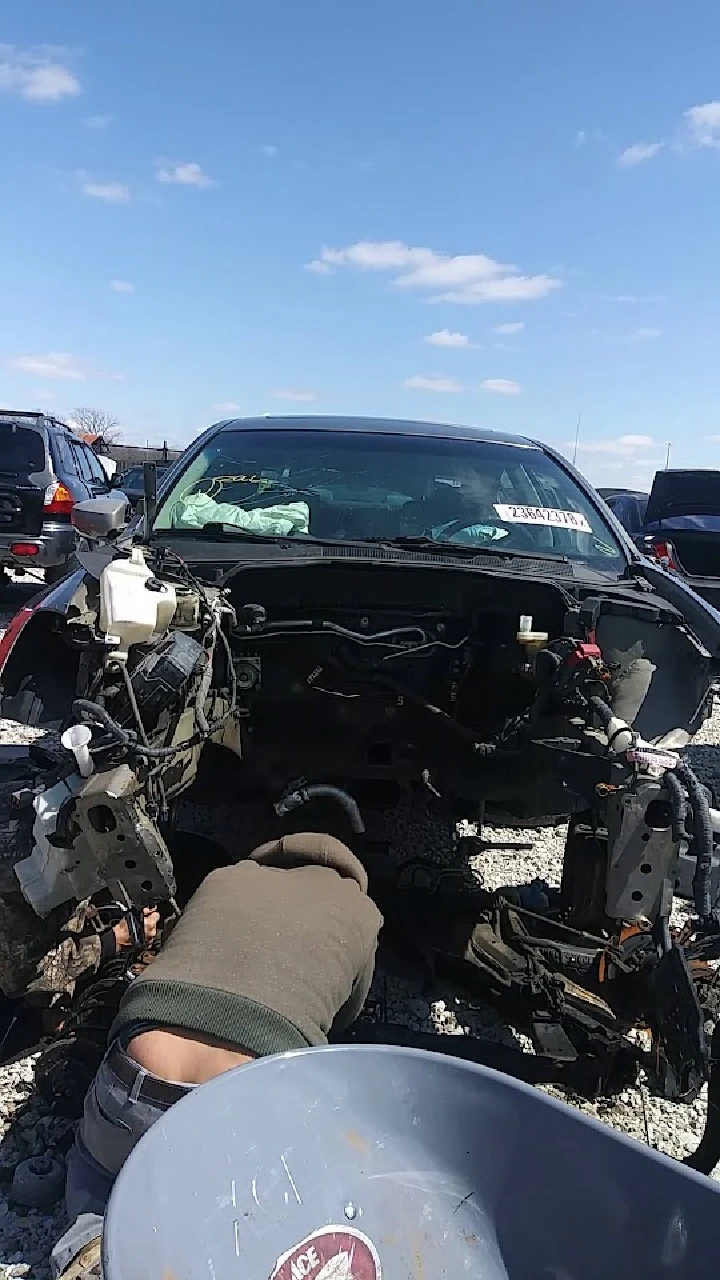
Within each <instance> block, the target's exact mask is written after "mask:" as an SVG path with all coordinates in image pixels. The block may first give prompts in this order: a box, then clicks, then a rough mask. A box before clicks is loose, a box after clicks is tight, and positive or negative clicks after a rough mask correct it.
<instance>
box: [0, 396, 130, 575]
mask: <svg viewBox="0 0 720 1280" xmlns="http://www.w3.org/2000/svg"><path fill="white" fill-rule="evenodd" d="M110 487H111V486H110V481H109V479H108V476H107V475H106V473H105V470H104V469H103V465H102V463H101V462H100V459H99V458H98V457H97V455H96V454H94V453H93V451H92V449H90V448H89V446H88V445H86V444H83V442H82V441H81V440H78V438H77V436H74V435H73V434H72V432H71V431H70V430H69V429H68V427H66V426H65V424H64V423H62V422H58V421H57V419H56V418H50V417H47V416H46V415H45V414H43V413H18V412H15V411H14V410H10V409H0V586H2V585H4V583H5V581H6V580H7V579H6V575H7V570H8V569H15V570H26V569H29V568H32V567H33V566H34V567H36V568H39V569H44V570H45V579H46V581H48V582H54V581H56V580H57V579H59V578H62V577H63V575H64V574H65V572H66V571H67V567H68V562H69V560H70V557H71V556H72V554H73V552H74V550H75V532H74V530H73V527H72V525H71V523H70V512H71V511H72V508H73V507H74V505H75V503H76V502H84V501H85V500H86V499H87V498H94V497H99V496H101V495H102V494H105V493H107V492H108V491H109V489H110Z"/></svg>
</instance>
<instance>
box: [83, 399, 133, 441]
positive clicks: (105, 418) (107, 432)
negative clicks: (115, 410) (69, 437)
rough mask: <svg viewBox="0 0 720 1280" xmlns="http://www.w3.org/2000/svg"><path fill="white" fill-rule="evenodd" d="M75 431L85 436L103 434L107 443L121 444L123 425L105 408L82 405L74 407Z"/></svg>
mask: <svg viewBox="0 0 720 1280" xmlns="http://www.w3.org/2000/svg"><path fill="white" fill-rule="evenodd" d="M70 425H71V426H72V428H73V430H74V431H77V432H78V433H79V434H80V435H84V436H101V437H102V439H103V440H104V442H105V444H106V445H112V444H119V443H120V441H121V439H122V427H121V426H120V423H119V422H118V420H117V418H115V417H114V416H113V414H111V413H106V412H105V410H104V409H92V408H89V407H87V406H84V405H81V406H80V407H79V408H77V409H73V411H72V414H71V422H70Z"/></svg>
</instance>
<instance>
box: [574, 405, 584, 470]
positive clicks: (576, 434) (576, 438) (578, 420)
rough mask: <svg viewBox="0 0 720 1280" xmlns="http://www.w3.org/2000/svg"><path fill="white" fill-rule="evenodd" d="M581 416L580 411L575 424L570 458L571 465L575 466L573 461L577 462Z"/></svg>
mask: <svg viewBox="0 0 720 1280" xmlns="http://www.w3.org/2000/svg"><path fill="white" fill-rule="evenodd" d="M581 418H582V413H579V414H578V416H577V422H576V424H575V446H574V448H573V458H572V460H573V466H575V463H576V462H577V451H578V440H579V439H580V419H581Z"/></svg>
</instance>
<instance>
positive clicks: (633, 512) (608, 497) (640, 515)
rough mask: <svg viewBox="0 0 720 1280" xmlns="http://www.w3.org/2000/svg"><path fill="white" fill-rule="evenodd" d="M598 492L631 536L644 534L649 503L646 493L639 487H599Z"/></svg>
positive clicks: (635, 536)
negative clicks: (641, 491)
mask: <svg viewBox="0 0 720 1280" xmlns="http://www.w3.org/2000/svg"><path fill="white" fill-rule="evenodd" d="M598 493H599V494H600V497H601V498H602V499H603V501H604V502H606V503H607V505H608V506H609V508H610V510H611V511H612V513H613V515H615V516H617V518H618V520H619V521H620V523H621V525H622V526H623V529H626V530H627V532H628V533H629V534H630V537H631V538H633V539H635V538H637V537H638V536H639V535H641V534H642V531H643V527H644V524H645V510H646V508H647V503H648V495H647V494H646V493H640V492H639V491H638V490H637V489H598Z"/></svg>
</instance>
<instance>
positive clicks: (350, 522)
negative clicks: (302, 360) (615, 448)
mask: <svg viewBox="0 0 720 1280" xmlns="http://www.w3.org/2000/svg"><path fill="white" fill-rule="evenodd" d="M210 524H213V525H224V526H226V527H231V528H233V529H237V531H238V533H239V534H241V533H243V532H245V533H253V534H268V535H271V536H276V537H277V536H281V537H288V538H293V539H295V538H297V539H304V538H311V537H314V538H318V539H328V540H338V539H339V540H347V541H350V540H352V541H358V540H365V539H373V540H393V539H400V540H403V539H408V538H409V539H413V538H431V539H433V540H436V541H440V542H446V543H448V544H449V545H454V546H462V547H469V548H473V549H476V550H480V549H482V548H488V549H498V550H504V551H512V552H518V553H520V554H530V555H532V554H533V553H535V554H543V555H557V556H566V557H568V558H569V559H572V560H577V561H581V562H583V563H585V564H589V565H591V566H592V567H594V568H596V569H598V570H600V571H607V572H611V573H612V572H615V573H617V572H621V571H622V570H623V569H624V567H625V566H626V564H627V557H626V555H625V554H624V552H623V550H622V548H621V546H620V545H619V543H618V542H617V539H616V538H615V535H614V534H613V532H612V531H611V529H610V528H609V527H608V526H607V525H606V523H605V521H604V519H603V517H602V516H601V514H600V513H599V511H597V510H596V509H595V507H594V506H593V504H592V503H591V502H590V500H589V499H588V498H587V497H586V496H585V494H584V493H583V491H582V490H581V489H580V488H579V487H578V485H577V484H576V483H575V481H574V480H573V479H572V477H571V476H570V475H568V474H567V473H566V472H565V471H564V470H563V469H562V468H561V467H560V466H559V465H558V464H557V463H556V462H555V461H554V460H553V459H552V458H551V457H549V456H548V455H547V454H545V453H544V452H543V451H542V450H541V449H539V448H536V447H534V446H529V445H525V444H522V443H518V444H509V443H494V442H491V441H484V440H479V441H478V440H467V439H446V438H438V437H435V436H423V435H419V434H417V435H410V434H406V435H403V434H391V433H389V432H387V433H384V432H383V433H379V432H371V431H368V432H363V431H346V432H342V431H328V430H321V431H318V430H312V429H305V430H301V431H297V430H285V429H284V428H278V427H272V428H267V429H265V430H247V431H243V430H235V431H233V430H230V431H223V432H220V433H219V434H218V435H216V436H215V437H214V438H212V439H210V440H209V441H208V442H207V443H206V444H205V445H204V446H203V448H202V449H201V451H200V452H199V453H198V454H197V455H195V457H193V458H192V459H191V461H190V462H189V463H188V465H187V467H186V468H185V469H184V471H183V472H182V473H181V475H179V476H178V477H177V479H176V481H175V483H174V484H173V486H172V487H171V489H170V491H169V492H168V493H167V495H166V496H165V497H164V498H163V500H162V502H161V503H160V506H159V507H158V511H157V515H156V519H155V524H154V528H155V530H156V531H157V532H162V531H172V530H175V531H176V532H178V533H180V532H183V533H186V534H189V533H191V532H193V531H201V530H202V529H203V528H205V527H206V526H208V525H210Z"/></svg>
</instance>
